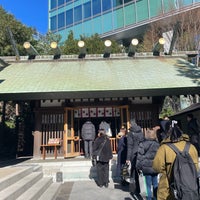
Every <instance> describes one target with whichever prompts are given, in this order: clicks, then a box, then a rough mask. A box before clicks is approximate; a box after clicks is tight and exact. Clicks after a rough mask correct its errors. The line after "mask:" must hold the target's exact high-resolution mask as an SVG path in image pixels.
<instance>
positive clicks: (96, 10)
mask: <svg viewBox="0 0 200 200" xmlns="http://www.w3.org/2000/svg"><path fill="white" fill-rule="evenodd" d="M92 11H93V13H92V14H93V15H98V14H100V13H101V1H99V0H92Z"/></svg>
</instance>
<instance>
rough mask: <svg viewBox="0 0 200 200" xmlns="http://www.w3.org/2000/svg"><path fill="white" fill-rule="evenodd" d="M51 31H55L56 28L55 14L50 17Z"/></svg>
mask: <svg viewBox="0 0 200 200" xmlns="http://www.w3.org/2000/svg"><path fill="white" fill-rule="evenodd" d="M50 24H51V31H55V30H56V29H57V16H53V17H51V22H50Z"/></svg>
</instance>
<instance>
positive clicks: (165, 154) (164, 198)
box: [153, 120, 198, 200]
mask: <svg viewBox="0 0 200 200" xmlns="http://www.w3.org/2000/svg"><path fill="white" fill-rule="evenodd" d="M166 128H167V136H168V137H167V138H166V139H164V140H163V141H162V142H161V145H160V147H159V149H158V151H157V153H156V155H155V158H154V160H153V169H154V170H155V171H156V172H157V173H160V179H159V184H158V191H157V200H174V199H175V197H174V195H173V193H172V192H171V190H170V183H169V180H170V179H171V177H172V170H173V164H174V161H175V158H176V153H175V152H174V151H173V149H172V148H170V146H169V145H168V144H170V143H172V144H174V145H175V146H176V147H177V148H178V150H179V151H183V150H184V148H185V145H186V143H189V141H190V140H189V136H188V135H187V134H184V133H183V132H182V130H181V129H180V127H179V126H178V122H177V121H175V120H172V121H169V122H168V124H167V126H166ZM189 155H190V156H191V158H192V160H193V162H194V164H195V166H196V169H197V171H198V154H197V150H196V148H195V147H194V145H192V144H190V146H189Z"/></svg>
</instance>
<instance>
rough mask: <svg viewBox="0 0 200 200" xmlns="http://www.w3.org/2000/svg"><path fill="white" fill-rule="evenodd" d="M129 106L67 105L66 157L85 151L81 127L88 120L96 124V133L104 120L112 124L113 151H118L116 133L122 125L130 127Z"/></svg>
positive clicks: (64, 142)
mask: <svg viewBox="0 0 200 200" xmlns="http://www.w3.org/2000/svg"><path fill="white" fill-rule="evenodd" d="M129 116H130V115H129V108H128V106H127V105H126V106H106V107H102V106H98V107H97V106H93V107H76V108H70V107H65V112H64V135H63V150H64V157H65V158H67V157H75V156H79V155H81V154H84V152H83V141H82V138H81V128H82V126H83V124H84V123H85V122H86V120H88V119H90V121H91V122H92V123H93V124H94V126H95V131H96V134H97V132H98V129H99V125H100V123H101V122H102V121H104V122H106V123H108V124H109V125H110V129H111V133H112V136H111V137H110V140H111V144H112V150H113V153H116V146H117V141H116V135H117V133H118V132H119V129H120V127H121V126H122V125H124V126H126V127H127V128H129V121H130V118H129Z"/></svg>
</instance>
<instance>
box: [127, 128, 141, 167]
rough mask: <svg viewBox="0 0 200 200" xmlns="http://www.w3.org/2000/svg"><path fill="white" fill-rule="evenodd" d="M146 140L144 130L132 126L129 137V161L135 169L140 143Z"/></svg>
mask: <svg viewBox="0 0 200 200" xmlns="http://www.w3.org/2000/svg"><path fill="white" fill-rule="evenodd" d="M143 139H144V134H143V132H142V129H141V127H140V126H138V125H137V124H135V125H132V126H131V128H130V132H129V133H128V135H127V158H126V159H127V160H130V161H131V163H132V167H135V164H136V158H137V153H138V148H139V143H140V142H141V141H142V140H143Z"/></svg>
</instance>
